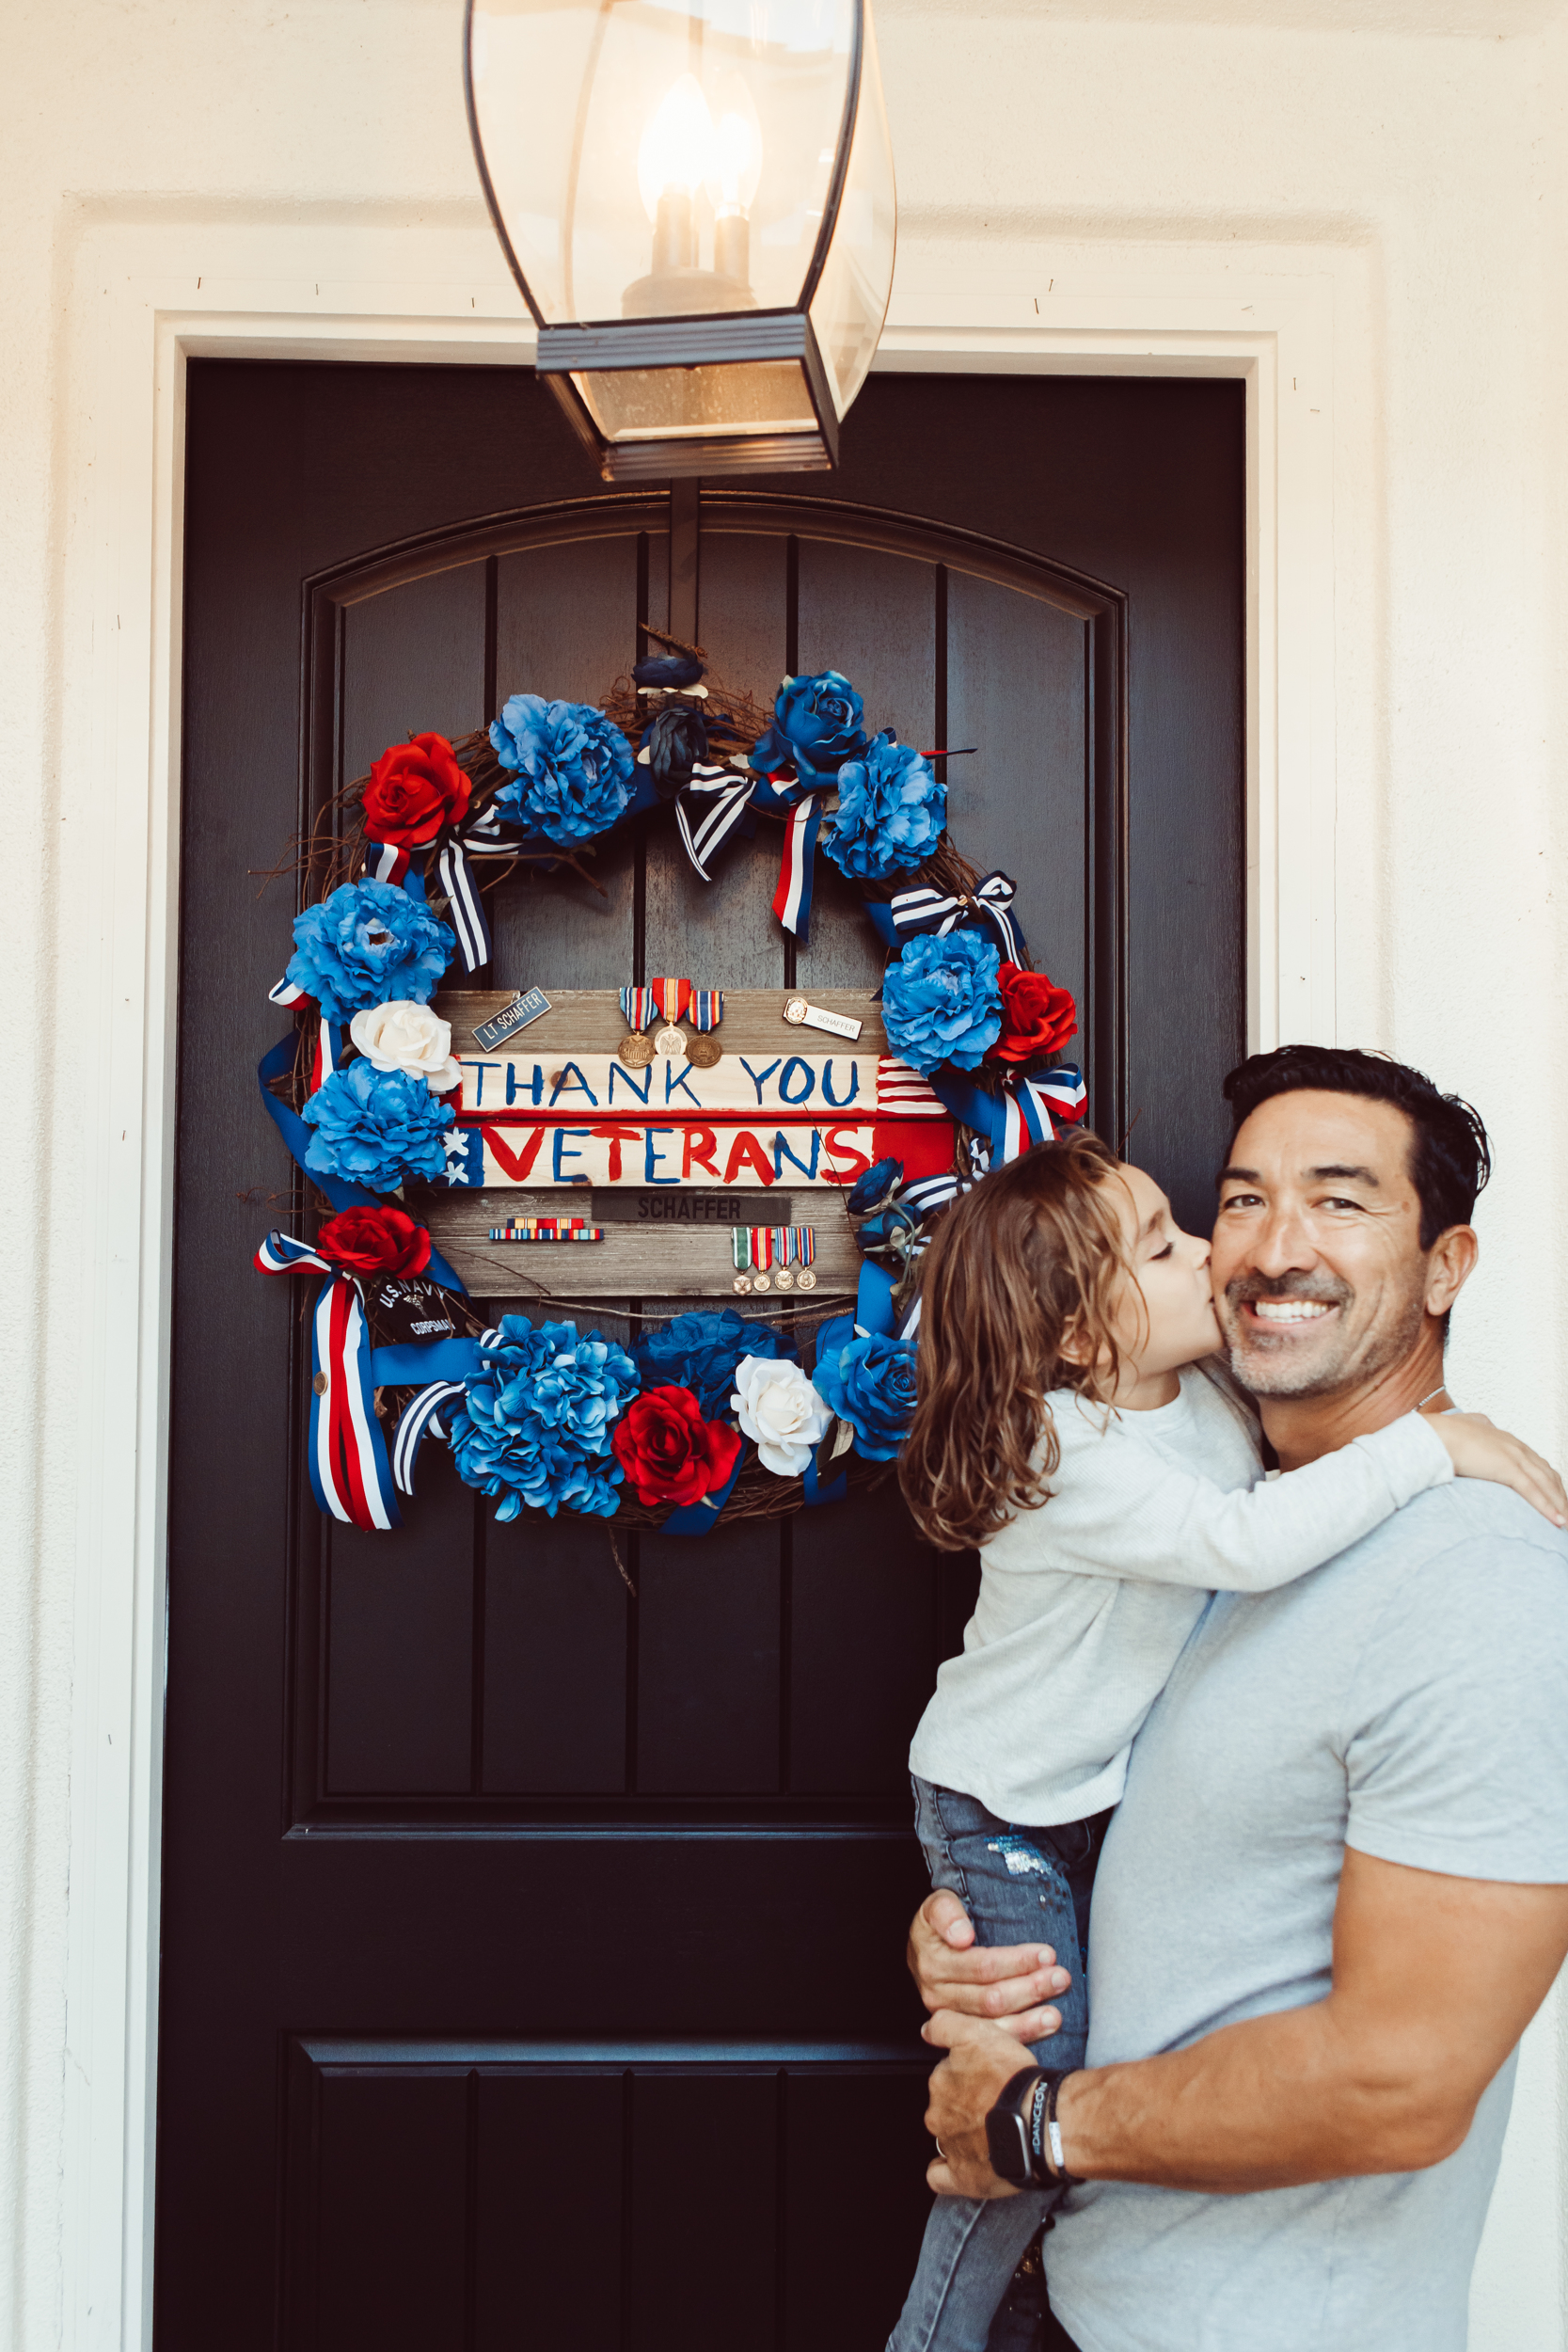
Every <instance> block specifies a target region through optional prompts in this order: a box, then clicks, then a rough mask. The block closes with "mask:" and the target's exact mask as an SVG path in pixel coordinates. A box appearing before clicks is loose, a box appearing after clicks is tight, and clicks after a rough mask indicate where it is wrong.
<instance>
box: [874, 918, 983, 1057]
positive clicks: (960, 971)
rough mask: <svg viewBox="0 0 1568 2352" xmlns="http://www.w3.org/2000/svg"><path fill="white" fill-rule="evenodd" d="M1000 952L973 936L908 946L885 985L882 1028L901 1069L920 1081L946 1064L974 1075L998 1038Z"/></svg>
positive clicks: (931, 935)
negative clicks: (902, 1064)
mask: <svg viewBox="0 0 1568 2352" xmlns="http://www.w3.org/2000/svg"><path fill="white" fill-rule="evenodd" d="M1001 966H1002V956H1001V951H1000V949H998V948H997V947H996V946H993V945H992V943H991V942H990V940H988V939H984V938H982V937H981V935H980V933H979V932H978V931H974V930H970V931H954V932H953V933H952V935H951V937H949V938H947V939H940V938H938V937H937V935H936V933H935V932H932V931H927V932H922V933H920V934H918V935H917V936H916V937H915V938H913V939H911V940H909V941H907V942H906V944H905V946H904V951H903V954H902V955H901V956H900V957H899V959H898V961H897V962H896V963H892V964H889V966H888V969H887V975H886V977H885V978H884V980H883V982H882V1022H883V1025H884V1026H885V1027H886V1030H887V1041H888V1043H889V1045H890V1046H891V1047H892V1049H893V1051H894V1052H895V1054H896V1055H897V1057H898V1058H899V1060H900V1061H906V1062H908V1063H909V1065H910V1068H911V1070H918V1071H919V1073H920V1074H921V1076H922V1077H923V1078H925V1077H929V1075H930V1073H931V1072H932V1071H933V1070H936V1069H938V1068H940V1067H941V1065H942V1063H943V1062H944V1061H946V1062H951V1063H952V1064H953V1066H954V1068H955V1069H956V1070H977V1069H978V1068H979V1066H980V1062H981V1060H982V1058H983V1057H984V1055H985V1051H986V1048H987V1047H988V1046H989V1045H994V1044H995V1042H996V1041H997V1039H998V1038H999V1037H1000V1036H1001V1034H1002V993H1001V991H1000V989H999V988H998V987H997V983H996V976H997V973H998V972H999V971H1000V969H1001Z"/></svg>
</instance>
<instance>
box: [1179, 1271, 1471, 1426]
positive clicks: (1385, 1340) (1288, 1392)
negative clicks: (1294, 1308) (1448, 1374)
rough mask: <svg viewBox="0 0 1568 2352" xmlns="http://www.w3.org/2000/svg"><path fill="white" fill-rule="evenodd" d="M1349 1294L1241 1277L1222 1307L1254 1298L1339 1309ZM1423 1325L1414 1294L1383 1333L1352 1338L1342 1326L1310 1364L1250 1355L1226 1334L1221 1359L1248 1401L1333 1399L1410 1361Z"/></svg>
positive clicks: (1421, 1300) (1419, 1298)
mask: <svg viewBox="0 0 1568 2352" xmlns="http://www.w3.org/2000/svg"><path fill="white" fill-rule="evenodd" d="M1423 1287H1424V1286H1423ZM1313 1297H1319V1298H1321V1297H1332V1298H1333V1300H1334V1302H1335V1303H1336V1304H1337V1305H1338V1306H1339V1307H1340V1308H1341V1310H1344V1309H1345V1308H1347V1307H1348V1306H1349V1305H1350V1303H1351V1300H1352V1299H1353V1297H1354V1293H1353V1292H1352V1291H1351V1290H1350V1287H1349V1285H1348V1284H1338V1285H1336V1286H1335V1287H1334V1288H1333V1289H1332V1290H1330V1289H1329V1288H1328V1287H1327V1286H1326V1285H1324V1286H1322V1287H1320V1286H1319V1285H1316V1284H1312V1283H1307V1284H1300V1285H1294V1284H1287V1283H1285V1282H1279V1283H1270V1282H1264V1281H1260V1280H1259V1279H1258V1278H1257V1277H1256V1276H1252V1277H1247V1276H1244V1275H1243V1276H1240V1277H1238V1279H1236V1280H1235V1281H1234V1282H1231V1283H1228V1284H1227V1286H1226V1294H1225V1304H1226V1306H1227V1308H1234V1307H1237V1306H1240V1305H1243V1304H1245V1303H1246V1302H1247V1301H1249V1300H1251V1299H1256V1298H1313ZM1425 1320H1426V1300H1425V1296H1424V1295H1423V1291H1413V1292H1412V1293H1411V1295H1410V1296H1409V1297H1408V1299H1407V1300H1406V1301H1405V1304H1404V1306H1403V1307H1402V1309H1401V1310H1400V1311H1399V1313H1398V1314H1397V1316H1396V1317H1395V1319H1394V1321H1393V1322H1392V1323H1391V1324H1390V1325H1389V1327H1387V1328H1386V1329H1385V1330H1382V1331H1379V1330H1378V1329H1376V1328H1375V1327H1374V1328H1373V1329H1372V1330H1371V1331H1369V1332H1367V1333H1364V1334H1363V1335H1362V1336H1361V1337H1360V1338H1359V1339H1357V1338H1356V1337H1355V1336H1354V1334H1352V1333H1350V1332H1348V1331H1346V1330H1345V1328H1344V1326H1343V1323H1342V1322H1341V1326H1340V1336H1339V1341H1338V1344H1337V1345H1336V1346H1335V1347H1334V1348H1332V1349H1331V1350H1330V1352H1329V1353H1328V1355H1327V1356H1326V1357H1319V1358H1317V1359H1315V1360H1314V1361H1313V1362H1312V1363H1311V1364H1309V1365H1301V1366H1299V1367H1297V1366H1293V1365H1292V1364H1291V1362H1290V1360H1289V1359H1286V1358H1284V1356H1283V1351H1282V1354H1281V1357H1280V1358H1278V1359H1276V1358H1275V1357H1273V1356H1271V1355H1269V1354H1267V1353H1265V1352H1264V1351H1262V1350H1259V1351H1258V1353H1257V1355H1256V1356H1254V1355H1252V1354H1251V1353H1250V1352H1249V1351H1248V1349H1247V1348H1246V1347H1245V1346H1243V1343H1242V1342H1241V1341H1239V1340H1235V1339H1232V1338H1231V1336H1230V1333H1229V1331H1228V1330H1227V1331H1226V1334H1225V1339H1226V1355H1227V1359H1228V1361H1229V1365H1230V1371H1231V1375H1232V1377H1233V1378H1235V1379H1236V1380H1238V1381H1239V1382H1240V1383H1241V1385H1242V1387H1243V1389H1245V1390H1246V1391H1247V1393H1248V1394H1249V1395H1250V1396H1279V1397H1312V1396H1334V1395H1336V1394H1338V1391H1341V1390H1343V1389H1352V1388H1360V1387H1361V1386H1362V1385H1363V1384H1364V1383H1365V1382H1367V1381H1370V1380H1373V1379H1375V1378H1376V1377H1377V1375H1378V1374H1379V1373H1383V1372H1386V1371H1387V1370H1388V1368H1389V1366H1390V1365H1391V1364H1398V1363H1402V1362H1403V1361H1404V1359H1405V1358H1406V1357H1407V1356H1413V1355H1414V1354H1415V1352H1416V1345H1417V1342H1418V1339H1419V1336H1420V1331H1421V1327H1422V1325H1423V1323H1424V1322H1425ZM1222 1328H1223V1322H1222ZM1287 1344H1289V1343H1287Z"/></svg>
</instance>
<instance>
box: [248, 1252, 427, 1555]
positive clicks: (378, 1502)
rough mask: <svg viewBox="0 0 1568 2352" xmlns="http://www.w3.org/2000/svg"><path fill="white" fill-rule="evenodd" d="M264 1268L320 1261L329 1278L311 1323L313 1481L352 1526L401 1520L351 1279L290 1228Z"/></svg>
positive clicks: (319, 1498)
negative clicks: (295, 1236) (378, 1417)
mask: <svg viewBox="0 0 1568 2352" xmlns="http://www.w3.org/2000/svg"><path fill="white" fill-rule="evenodd" d="M256 1263H257V1266H258V1268H259V1269H260V1271H261V1273H262V1274H293V1273H294V1272H295V1271H296V1270H297V1269H298V1268H300V1267H302V1266H311V1267H317V1268H319V1269H320V1271H321V1272H322V1273H324V1274H325V1276H326V1277H327V1279H326V1281H325V1283H324V1284H323V1285H322V1290H321V1295H320V1296H319V1297H318V1298H317V1300H316V1305H315V1311H314V1314H313V1316H312V1318H311V1326H310V1372H311V1380H310V1448H309V1461H310V1487H311V1491H312V1492H313V1494H314V1495H315V1498H316V1502H317V1503H318V1505H319V1506H320V1508H321V1509H322V1510H323V1511H325V1512H327V1513H328V1514H329V1515H330V1516H331V1517H332V1518H335V1519H341V1521H342V1522H343V1524H344V1525H345V1526H346V1527H358V1528H363V1529H364V1530H365V1532H366V1533H367V1534H371V1533H373V1531H374V1530H376V1529H377V1528H388V1527H396V1526H397V1525H398V1524H399V1519H398V1507H397V1503H396V1502H395V1501H394V1499H393V1493H392V1471H391V1465H390V1463H389V1462H388V1458H387V1446H386V1442H385V1440H384V1438H382V1435H381V1423H380V1422H379V1421H378V1420H377V1419H376V1411H375V1387H374V1383H373V1381H372V1375H371V1350H370V1343H369V1337H368V1334H367V1331H366V1327H365V1310H364V1308H363V1306H362V1305H361V1304H360V1299H359V1292H358V1289H357V1286H356V1284H355V1282H354V1281H353V1279H352V1278H351V1277H350V1276H348V1275H346V1274H345V1273H344V1272H343V1271H342V1269H341V1267H340V1266H335V1265H332V1264H330V1263H328V1261H327V1260H326V1259H325V1258H324V1257H322V1255H321V1254H320V1252H319V1251H318V1250H315V1249H312V1248H311V1247H310V1245H309V1242H302V1241H295V1240H294V1239H293V1237H292V1236H291V1235H290V1234H288V1233H281V1232H273V1233H269V1234H268V1235H267V1237H266V1239H265V1241H264V1242H263V1243H262V1244H261V1248H260V1249H258V1250H257V1252H256Z"/></svg>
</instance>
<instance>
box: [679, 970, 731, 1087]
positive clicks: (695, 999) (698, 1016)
mask: <svg viewBox="0 0 1568 2352" xmlns="http://www.w3.org/2000/svg"><path fill="white" fill-rule="evenodd" d="M688 1010H689V1019H690V1022H691V1026H692V1027H693V1029H694V1030H695V1031H696V1035H695V1037H693V1038H691V1039H689V1041H688V1043H687V1048H686V1050H687V1054H688V1055H689V1057H690V1059H691V1060H692V1061H693V1062H694V1063H695V1064H696V1066H697V1068H698V1069H699V1070H711V1069H712V1068H713V1066H714V1064H715V1062H718V1061H721V1060H722V1058H723V1054H724V1049H723V1047H722V1046H721V1044H720V1042H719V1040H718V1039H717V1038H716V1037H715V1036H714V1034H713V1032H714V1030H715V1029H717V1027H718V1026H719V1024H720V1023H721V1021H722V1019H723V1018H724V993H723V991H722V989H718V988H694V989H693V990H692V992H691V1002H690V1005H689V1009H688Z"/></svg>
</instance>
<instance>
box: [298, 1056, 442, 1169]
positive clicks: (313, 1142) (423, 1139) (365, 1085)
mask: <svg viewBox="0 0 1568 2352" xmlns="http://www.w3.org/2000/svg"><path fill="white" fill-rule="evenodd" d="M305 1119H306V1121H307V1123H308V1124H309V1126H312V1127H313V1128H314V1129H315V1131H316V1132H315V1134H314V1135H313V1136H311V1138H310V1148H309V1151H308V1152H306V1154H305V1165H306V1167H307V1168H309V1171H310V1173H311V1174H312V1175H313V1176H340V1177H342V1178H343V1179H344V1180H345V1181H346V1182H347V1183H349V1184H365V1185H367V1186H368V1187H369V1189H370V1190H371V1191H372V1192H391V1191H394V1190H395V1189H396V1187H397V1186H398V1185H399V1184H402V1182H403V1180H404V1177H405V1176H430V1177H436V1176H443V1175H445V1173H446V1167H447V1154H446V1146H445V1143H444V1141H443V1138H444V1136H445V1135H446V1133H447V1130H448V1128H449V1127H450V1126H451V1123H452V1114H451V1104H450V1103H449V1102H445V1101H443V1100H442V1098H441V1096H440V1095H438V1094H432V1092H431V1091H430V1089H429V1087H428V1086H427V1085H426V1083H425V1081H424V1079H423V1078H422V1077H417V1078H411V1077H410V1076H409V1075H408V1073H407V1072H406V1071H405V1070H377V1068H376V1067H375V1064H374V1063H373V1062H371V1061H366V1060H365V1059H364V1058H363V1057H361V1058H360V1059H359V1060H358V1061H351V1062H350V1063H349V1065H348V1067H347V1069H346V1070H334V1071H332V1072H331V1073H329V1075H328V1076H327V1078H326V1080H325V1084H324V1085H323V1086H322V1087H321V1088H320V1089H319V1090H318V1091H317V1092H316V1093H314V1094H312V1095H311V1097H310V1100H309V1102H308V1103H307V1104H306V1105H305Z"/></svg>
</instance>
